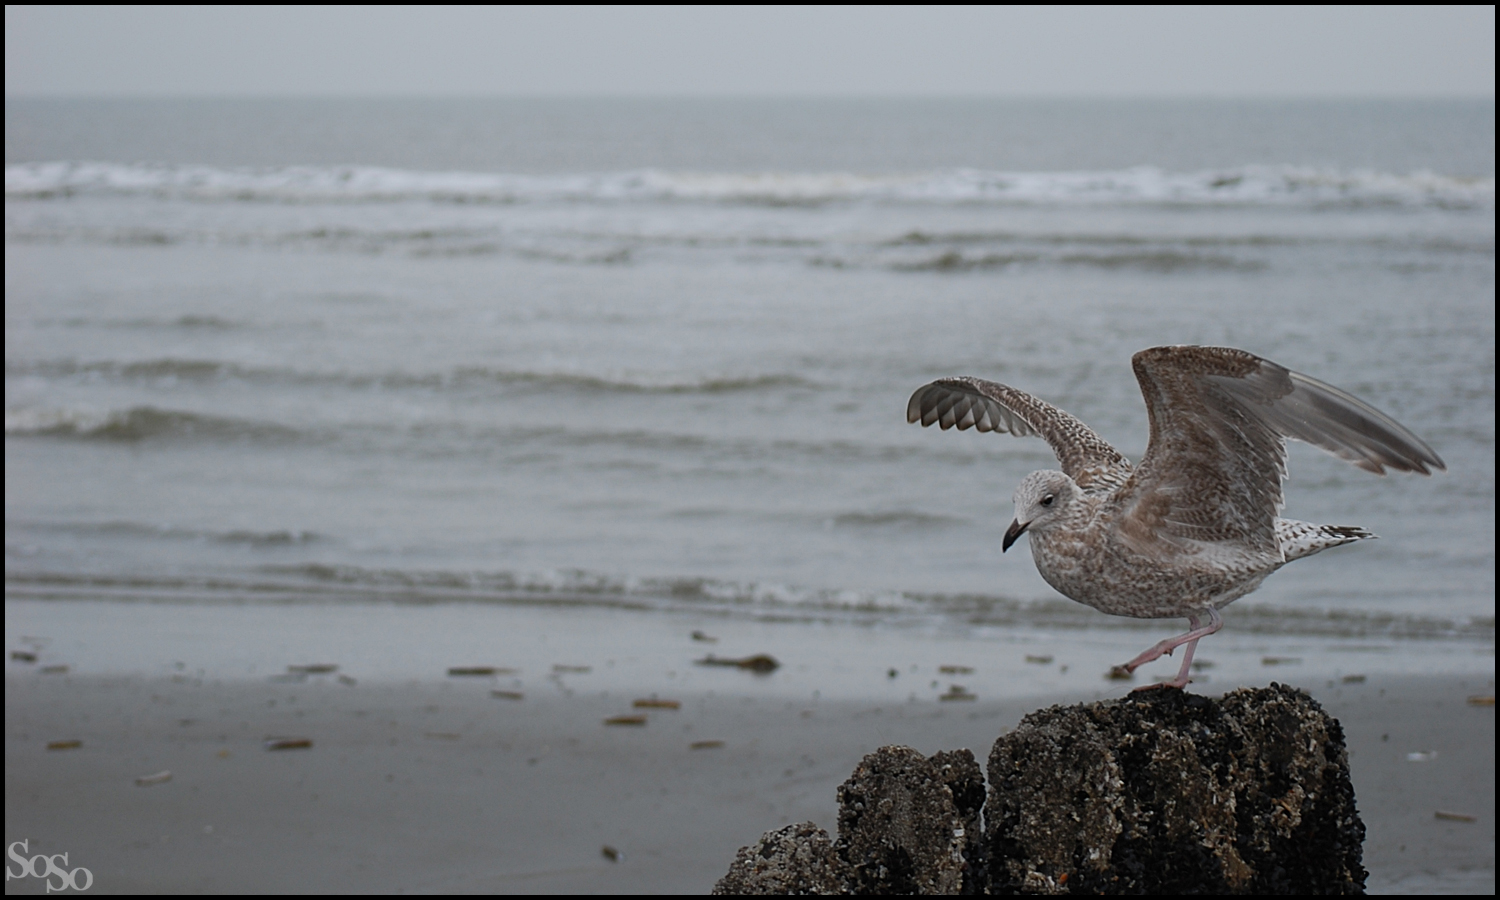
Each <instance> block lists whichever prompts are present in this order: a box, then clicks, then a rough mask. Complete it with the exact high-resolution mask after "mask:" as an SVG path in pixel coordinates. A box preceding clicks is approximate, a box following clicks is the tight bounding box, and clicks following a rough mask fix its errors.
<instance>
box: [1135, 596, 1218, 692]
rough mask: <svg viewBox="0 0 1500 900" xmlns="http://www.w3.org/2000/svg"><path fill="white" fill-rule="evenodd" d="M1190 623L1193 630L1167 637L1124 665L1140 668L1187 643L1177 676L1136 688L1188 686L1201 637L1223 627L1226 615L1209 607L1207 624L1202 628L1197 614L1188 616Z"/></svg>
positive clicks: (1168, 654)
mask: <svg viewBox="0 0 1500 900" xmlns="http://www.w3.org/2000/svg"><path fill="white" fill-rule="evenodd" d="M1188 625H1189V626H1191V630H1189V631H1188V632H1187V633H1186V634H1179V635H1177V636H1176V637H1173V638H1167V639H1166V640H1164V641H1162V642H1160V643H1158V644H1157V645H1156V646H1154V647H1152V648H1151V649H1150V650H1147V651H1146V652H1145V653H1142V654H1141V655H1140V656H1137V657H1136V658H1135V659H1132V660H1131V661H1130V662H1128V663H1126V664H1125V665H1124V666H1123V667H1122V668H1124V669H1125V671H1127V672H1134V671H1135V670H1136V669H1138V668H1140V667H1141V666H1143V665H1145V664H1146V663H1148V662H1151V661H1152V660H1154V659H1160V658H1161V657H1163V656H1170V655H1172V651H1173V650H1175V649H1177V648H1178V647H1181V646H1182V645H1183V644H1187V650H1186V652H1184V653H1183V654H1182V668H1180V669H1178V670H1177V677H1176V678H1174V679H1172V680H1171V681H1164V682H1162V683H1161V684H1159V685H1145V686H1143V687H1139V688H1136V690H1138V691H1139V690H1147V689H1149V688H1155V687H1175V688H1183V687H1187V685H1188V682H1189V681H1190V680H1191V679H1189V678H1188V668H1189V667H1191V666H1192V664H1193V652H1194V651H1196V650H1197V649H1198V641H1199V639H1200V638H1205V637H1208V636H1209V635H1211V634H1213V633H1214V632H1216V631H1218V630H1219V629H1220V628H1223V627H1224V617H1223V616H1221V615H1219V611H1218V610H1217V609H1214V608H1213V607H1209V609H1208V624H1207V625H1204V626H1203V627H1201V628H1200V627H1198V617H1197V616H1188Z"/></svg>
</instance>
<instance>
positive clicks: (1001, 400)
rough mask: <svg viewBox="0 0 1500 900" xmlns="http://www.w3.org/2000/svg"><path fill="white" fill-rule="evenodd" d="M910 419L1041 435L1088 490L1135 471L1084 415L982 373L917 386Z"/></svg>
mask: <svg viewBox="0 0 1500 900" xmlns="http://www.w3.org/2000/svg"><path fill="white" fill-rule="evenodd" d="M906 421H908V422H921V423H922V425H923V426H924V427H925V426H927V425H931V424H933V423H934V422H936V423H937V424H938V426H939V427H941V428H942V429H943V430H944V431H946V430H948V429H949V428H954V427H957V428H958V430H959V431H963V430H965V429H968V428H973V429H974V430H976V431H1002V432H1009V433H1010V434H1014V435H1018V436H1020V437H1028V436H1031V435H1039V436H1040V437H1041V438H1042V439H1044V440H1045V441H1046V442H1047V443H1048V444H1050V445H1051V447H1052V452H1053V453H1055V454H1056V455H1057V461H1058V462H1059V463H1061V464H1062V470H1063V471H1064V472H1066V473H1067V474H1068V476H1069V477H1071V478H1072V479H1073V480H1074V481H1075V482H1077V483H1078V486H1079V487H1081V488H1084V489H1085V490H1087V489H1088V488H1089V486H1090V485H1091V484H1094V483H1096V482H1104V481H1112V482H1118V481H1119V480H1121V479H1123V477H1124V476H1125V475H1128V474H1129V472H1130V461H1129V460H1127V459H1126V458H1125V457H1124V456H1122V455H1121V454H1120V452H1119V451H1118V450H1116V449H1115V448H1113V447H1111V446H1110V445H1109V444H1108V443H1106V442H1105V440H1104V439H1103V438H1101V437H1099V435H1097V434H1095V433H1094V430H1093V429H1092V428H1090V427H1088V426H1087V425H1085V424H1083V423H1082V422H1080V421H1079V420H1078V419H1076V418H1074V417H1073V416H1070V415H1068V414H1067V413H1065V412H1063V411H1062V410H1060V409H1058V408H1057V407H1055V406H1053V405H1052V404H1050V403H1047V402H1045V401H1043V400H1038V399H1037V398H1035V397H1033V396H1031V395H1030V394H1028V393H1026V392H1025V391H1018V390H1016V389H1015V388H1013V387H1009V386H1007V385H1003V384H999V383H997V382H994V381H985V380H984V379H982V378H969V377H962V378H940V379H938V380H937V381H934V382H932V383H931V384H927V385H923V386H922V387H919V388H917V391H916V393H914V394H912V395H911V400H910V401H908V402H907V404H906ZM1106 475H1113V476H1114V478H1113V479H1109V478H1104V477H1103V476H1106Z"/></svg>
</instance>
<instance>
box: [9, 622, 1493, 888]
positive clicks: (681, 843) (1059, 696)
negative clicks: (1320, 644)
mask: <svg viewBox="0 0 1500 900" xmlns="http://www.w3.org/2000/svg"><path fill="white" fill-rule="evenodd" d="M70 607H72V608H71V609H70ZM80 612H82V613H84V615H79V613H80ZM6 614H7V622H6V634H7V641H8V643H10V644H12V645H16V646H12V647H10V649H12V650H15V649H18V648H19V646H20V644H19V642H20V640H21V638H22V637H23V636H24V637H26V638H27V639H30V640H32V641H33V645H38V644H39V645H41V649H40V652H39V654H38V659H37V660H36V661H35V662H27V661H22V660H16V659H12V660H11V661H9V662H8V668H7V677H6V700H5V703H6V751H5V753H6V776H5V777H6V791H5V795H6V812H5V829H6V841H7V844H10V843H12V842H15V841H21V840H26V841H28V845H27V853H29V854H30V855H35V854H37V853H46V854H54V853H64V852H66V853H68V854H69V857H68V861H69V865H70V866H72V867H75V868H76V867H79V866H82V867H85V868H88V869H89V870H90V872H91V873H92V874H93V876H94V879H95V882H94V887H93V889H94V890H99V891H105V892H111V893H113V892H126V893H129V892H142V893H144V892H229V891H244V890H256V891H266V892H292V891H298V892H302V891H307V892H335V891H337V892H365V891H382V892H387V891H404V892H476V893H477V892H514V893H521V892H527V893H532V892H556V893H565V892H575V891H576V892H582V893H599V892H611V893H614V892H667V893H705V892H707V890H708V889H709V888H710V887H711V886H712V884H713V882H714V881H715V880H716V879H717V878H718V877H720V876H721V875H723V874H724V871H725V869H726V868H727V867H728V864H729V861H730V860H731V859H732V857H733V854H734V851H735V850H736V849H737V848H738V847H740V846H741V845H744V844H747V843H750V842H751V841H753V840H754V839H755V838H757V837H758V836H759V835H760V834H761V833H762V832H763V831H766V830H768V829H772V828H776V827H779V826H781V825H785V824H789V823H792V822H797V821H802V820H809V819H810V820H812V821H814V822H817V823H818V824H819V825H821V826H823V827H824V828H827V829H830V830H832V829H833V828H834V827H835V824H836V822H835V809H836V806H835V796H834V792H835V789H836V788H837V786H838V785H839V784H840V783H841V782H842V781H843V780H844V779H846V778H847V777H848V776H849V773H850V771H851V770H852V769H853V767H854V766H855V764H856V763H857V762H858V761H859V759H860V757H861V756H863V755H864V754H865V753H868V752H870V751H872V750H874V749H875V748H876V747H878V746H881V745H884V744H907V745H910V746H912V747H915V748H916V749H918V750H920V751H922V752H923V753H932V752H935V751H937V750H941V749H955V748H959V747H968V748H971V749H973V750H974V751H975V753H976V755H978V756H980V757H981V758H984V757H986V756H987V755H988V750H989V746H990V744H991V743H992V742H993V740H994V738H995V737H996V736H997V735H999V734H1000V733H1002V732H1003V731H1005V730H1008V729H1010V728H1012V727H1014V725H1015V724H1016V723H1017V722H1018V721H1019V720H1020V718H1021V717H1022V716H1023V715H1024V714H1025V713H1027V712H1029V711H1031V710H1032V709H1035V708H1038V707H1040V706H1045V705H1048V704H1051V703H1055V702H1064V703H1072V702H1082V701H1087V700H1092V699H1095V698H1096V697H1099V696H1115V695H1118V694H1121V693H1123V692H1124V691H1125V690H1126V686H1125V685H1120V684H1112V683H1109V682H1106V681H1104V680H1103V679H1102V678H1100V677H1099V672H1098V671H1097V670H1096V669H1089V671H1087V672H1086V673H1084V672H1081V671H1079V670H1080V669H1084V668H1088V667H1089V666H1091V665H1092V662H1091V661H1085V660H1083V657H1082V654H1081V652H1080V651H1078V650H1076V649H1075V648H1074V645H1079V644H1083V645H1087V644H1088V643H1089V642H1088V641H1072V642H1067V643H1064V642H1060V641H1059V642H1056V647H1055V648H1054V649H1053V651H1052V652H1053V653H1054V654H1056V655H1057V658H1055V659H1053V660H1049V661H1048V662H1047V663H1040V662H1038V661H1037V660H1039V659H1041V658H1042V657H1041V656H1038V655H1037V652H1036V651H1040V650H1043V649H1045V648H1043V647H1031V645H1030V644H1029V643H1028V644H1025V645H1024V646H1021V647H1007V646H1003V645H995V644H994V643H981V642H979V641H974V640H965V639H963V638H961V637H955V636H944V635H941V634H901V633H893V632H890V631H880V630H878V629H870V628H867V627H860V626H853V625H846V626H826V625H815V624H809V623H765V622H745V621H736V620H728V619H726V620H720V621H718V622H714V621H703V622H698V623H693V622H688V621H685V620H683V619H681V618H678V617H671V616H661V615H655V614H647V613H635V612H624V611H619V612H614V611H601V610H597V609H593V610H586V611H578V610H565V609H525V608H511V609H495V608H483V609H481V608H476V607H461V606H459V607H436V608H425V609H418V610H412V609H405V610H403V609H401V608H399V607H359V608H356V607H352V606H342V607H338V606H334V607H318V606H302V607H282V608H276V607H254V606H247V607H216V608H202V607H198V608H187V607H180V606H173V605H146V604H109V603H99V604H87V605H82V606H81V607H80V606H77V605H74V604H59V603H38V602H28V601H13V602H11V603H8V604H7V611H6ZM451 619H467V620H469V621H470V622H471V623H472V627H470V628H468V629H460V632H461V634H459V635H450V637H449V638H448V639H447V640H448V641H449V642H450V643H449V644H448V645H445V644H444V638H442V637H441V635H442V634H445V633H448V632H450V631H451V630H452V629H451V628H450V625H451V624H452V623H451V622H450V621H449V620H451ZM416 620H421V621H426V622H429V623H431V624H430V625H429V626H428V627H426V628H419V627H413V626H412V625H411V624H410V623H411V622H412V621H416ZM278 621H279V622H280V624H281V625H282V626H283V627H282V628H281V629H280V631H281V640H280V642H279V643H278V642H275V641H271V640H269V639H268V637H267V634H266V633H264V632H263V629H269V628H272V627H273V625H274V624H275V623H277V622H278ZM355 621H358V622H365V623H367V627H365V628H364V629H355V628H351V625H350V623H351V622H355ZM174 622H175V623H176V625H175V627H174V626H173V625H171V624H169V623H174ZM132 623H133V624H132ZM695 630H697V631H699V632H700V636H703V637H709V636H711V637H716V638H718V640H717V641H716V642H714V643H708V642H705V641H702V640H694V639H693V637H692V636H691V632H692V631H695ZM214 635H217V638H215V637H214ZM339 635H342V636H343V640H345V641H349V642H352V643H351V644H350V645H349V646H342V647H340V646H337V643H338V640H337V638H338V636H339ZM1138 637H1139V633H1138V632H1136V631H1133V630H1128V631H1125V632H1123V633H1120V634H1106V635H1103V636H1094V640H1093V643H1094V644H1095V645H1100V646H1104V645H1110V644H1119V645H1120V647H1127V646H1133V645H1134V643H1137V642H1138ZM383 639H390V640H392V641H394V642H395V643H396V644H397V645H401V646H405V647H406V648H407V652H405V653H402V654H399V659H398V658H387V660H386V662H387V667H386V669H385V670H383V671H382V670H380V668H379V666H377V665H376V663H375V660H376V659H378V658H381V657H382V654H383V653H384V652H385V651H384V649H383V648H382V647H381V640H383ZM1028 640H1032V641H1036V642H1038V643H1044V642H1045V639H1044V638H1043V637H1038V636H1035V635H1033V636H1031V637H1030V638H1028ZM1264 640H1265V639H1264V638H1263V637H1262V638H1259V641H1261V642H1264ZM463 641H471V642H473V643H472V644H471V645H469V646H458V645H457V644H455V643H453V642H458V644H461V643H462V642H463ZM353 643H364V644H365V645H366V649H365V650H364V651H359V650H357V649H356V648H354V646H353ZM1242 643H1243V644H1244V647H1243V648H1241V650H1240V651H1236V649H1235V647H1238V646H1240V645H1238V644H1235V643H1234V642H1233V641H1225V642H1224V644H1223V645H1221V646H1220V647H1219V648H1218V650H1219V652H1218V654H1217V657H1218V659H1219V660H1221V661H1222V664H1221V667H1220V668H1216V669H1214V670H1212V671H1213V672H1214V675H1213V680H1212V681H1209V682H1208V683H1206V684H1204V685H1202V687H1201V690H1202V692H1204V693H1218V692H1222V691H1223V690H1228V689H1230V688H1232V687H1235V686H1239V683H1252V682H1251V681H1249V680H1248V679H1246V680H1244V681H1243V682H1241V681H1240V680H1238V679H1236V680H1234V681H1231V680H1230V679H1229V677H1228V675H1229V674H1230V673H1234V672H1236V671H1238V670H1237V667H1236V664H1235V660H1236V658H1237V657H1238V656H1239V655H1243V654H1249V655H1254V653H1255V652H1257V651H1256V647H1255V646H1254V645H1256V640H1250V639H1244V640H1243V641H1242ZM313 646H321V647H322V649H324V650H326V651H328V652H329V654H330V655H328V656H318V657H317V658H314V657H313V656H312V655H308V654H309V653H311V647H313ZM752 648H753V649H754V650H756V651H758V652H768V653H771V654H773V655H775V656H777V657H779V658H780V659H781V661H782V662H783V665H782V667H781V668H780V669H778V670H777V671H776V672H774V673H772V674H770V675H766V676H757V675H754V674H752V673H750V672H747V671H741V670H739V669H732V668H721V667H704V666H696V665H693V660H694V659H699V658H702V657H704V656H707V655H709V654H714V655H722V656H735V655H740V654H741V653H742V652H745V651H749V650H751V649H752ZM819 648H821V652H820V653H819V652H818V651H819ZM1028 648H1030V649H1029V651H1028V652H1022V651H1026V650H1028ZM1096 649H1097V648H1096ZM1434 649H1439V648H1434ZM1465 649H1474V648H1465ZM339 651H344V653H340V652H339ZM1112 651H1113V648H1112V647H1110V646H1104V649H1103V652H1106V653H1107V652H1112ZM1372 652H1374V651H1372ZM345 654H347V655H345ZM1028 655H1030V656H1031V660H1032V661H1030V662H1028V661H1027V659H1026V657H1027V656H1028ZM1326 655H1328V654H1325V656H1326ZM1356 655H1357V652H1356V650H1354V649H1353V648H1346V652H1345V653H1344V654H1343V657H1344V658H1343V659H1342V660H1340V661H1339V664H1340V665H1347V660H1348V658H1349V657H1353V656H1356ZM1377 655H1378V654H1377ZM1444 655H1446V656H1447V657H1448V659H1449V660H1450V664H1449V666H1448V667H1447V668H1446V669H1445V670H1442V671H1434V672H1428V673H1420V672H1409V671H1408V672H1397V673H1394V674H1383V673H1381V672H1380V671H1379V670H1378V669H1375V668H1370V669H1369V671H1367V672H1364V673H1361V674H1363V676H1364V677H1363V679H1362V680H1361V679H1360V677H1359V675H1338V674H1337V673H1335V672H1330V671H1324V670H1322V669H1320V668H1319V666H1320V665H1321V664H1320V663H1318V662H1317V661H1316V660H1315V659H1311V658H1310V659H1309V661H1308V662H1305V663H1301V664H1296V665H1293V664H1287V663H1282V664H1279V665H1276V666H1265V664H1264V658H1262V660H1261V665H1262V671H1261V672H1259V673H1257V674H1258V677H1259V679H1260V680H1259V682H1258V683H1266V682H1268V681H1271V680H1277V681H1282V682H1288V683H1295V684H1301V685H1303V686H1306V687H1307V688H1308V689H1309V690H1310V691H1311V692H1312V694H1313V696H1314V697H1316V698H1317V699H1318V700H1319V701H1320V702H1321V703H1323V705H1324V706H1325V707H1326V708H1327V709H1329V710H1330V711H1331V712H1332V713H1333V714H1334V715H1335V716H1337V717H1339V719H1340V720H1341V721H1342V722H1343V725H1344V728H1345V730H1346V734H1347V738H1348V743H1349V747H1350V756H1351V764H1352V767H1353V780H1354V784H1355V789H1356V791H1357V795H1358V804H1359V808H1360V812H1361V814H1362V816H1363V818H1364V821H1365V823H1366V825H1367V826H1368V837H1367V841H1366V844H1365V865H1366V867H1367V868H1368V869H1369V870H1370V873H1371V875H1370V881H1369V887H1370V889H1371V890H1372V891H1373V892H1398V893H1414V892H1420V893H1425V892H1447V893H1466V892H1485V891H1491V890H1493V885H1494V709H1493V706H1483V705H1476V704H1474V703H1471V702H1469V699H1468V698H1469V697H1471V696H1473V695H1491V696H1492V695H1493V693H1494V681H1493V656H1492V651H1490V653H1489V655H1487V653H1486V651H1485V648H1477V650H1476V651H1475V652H1471V653H1468V658H1467V659H1464V658H1463V657H1464V654H1463V653H1454V652H1453V648H1452V647H1449V648H1448V652H1447V653H1446V654H1444ZM1416 656H1420V654H1417V655H1416ZM444 657H446V659H447V666H441V665H438V664H437V663H438V660H439V659H440V658H444ZM986 657H988V658H986ZM1400 658H1401V659H1402V660H1403V661H1405V662H1403V665H1405V666H1408V667H1409V666H1410V660H1411V659H1413V658H1414V655H1413V654H1410V653H1404V654H1401V655H1400ZM1455 658H1457V661H1456V662H1455V661H1454V660H1455ZM1068 659H1075V660H1078V661H1075V662H1074V663H1073V665H1071V666H1070V665H1068V664H1067V662H1066V660H1068ZM247 660H249V662H247ZM1247 660H1248V656H1247ZM315 663H326V664H337V665H338V666H339V668H338V669H337V670H336V671H332V672H326V673H314V674H300V673H296V672H288V671H286V669H287V666H290V665H307V664H315ZM948 664H953V665H958V664H965V665H969V666H971V667H972V668H973V671H971V672H967V673H964V672H962V670H959V671H953V670H952V669H951V667H950V669H949V671H946V672H945V671H942V668H943V666H944V665H948ZM63 665H66V666H68V670H67V671H65V672H63V671H57V670H56V669H55V668H54V669H53V670H52V671H45V669H47V668H48V667H57V666H63ZM460 665H467V666H476V665H491V666H497V667H501V668H512V669H514V670H516V671H511V672H505V671H500V672H498V673H496V674H492V675H477V676H476V675H468V676H450V675H449V674H448V673H447V668H448V667H453V666H460ZM1248 665H1249V663H1248V662H1246V663H1245V666H1246V667H1248ZM246 666H255V667H258V669H259V670H258V671H256V672H254V673H253V674H252V673H249V672H245V671H243V670H244V668H245V667H246ZM407 667H410V668H411V669H412V671H408V670H407ZM1169 668H1170V666H1169ZM419 669H420V670H425V672H426V674H425V675H417V674H414V673H415V671H416V670H419ZM1464 669H1469V670H1470V671H1468V672H1465V671H1462V670H1464ZM1064 670H1066V671H1064ZM1299 670H1300V671H1299ZM1247 671H1248V670H1247ZM893 672H894V674H892V673H893ZM1028 672H1030V673H1040V674H1035V675H1033V676H1031V677H1029V678H1028V677H1027V675H1026V673H1028ZM840 673H842V674H840ZM1162 674H1166V673H1165V672H1163V673H1162ZM1049 679H1050V682H1051V683H1050V684H1049ZM954 683H960V684H961V685H962V686H963V687H964V688H965V690H966V691H968V692H971V693H972V694H973V695H974V696H975V697H976V699H972V700H965V701H945V700H942V699H940V697H942V696H943V695H945V694H948V693H950V692H951V691H952V684H954ZM860 685H863V686H864V687H863V688H861V687H860ZM641 699H655V700H658V701H662V700H666V701H676V702H677V703H678V704H679V706H678V708H675V709H673V708H670V707H669V706H661V705H658V706H648V707H638V706H637V705H636V704H635V701H636V700H641ZM619 716H644V724H606V721H607V720H609V719H612V718H615V717H619ZM304 738H305V739H307V740H309V741H310V742H311V746H310V747H295V746H294V747H290V748H288V749H280V750H272V749H267V748H268V746H270V745H268V744H267V741H268V739H304ZM56 741H77V742H78V745H77V746H76V747H70V748H67V749H49V748H48V747H49V743H51V742H56ZM162 772H170V773H171V775H170V779H157V780H155V781H154V782H153V781H152V780H151V779H150V777H149V776H153V775H159V773H162ZM138 779H145V780H146V782H147V783H145V784H138V783H137V780H138ZM1439 812H1442V813H1445V814H1459V815H1460V816H1472V817H1473V821H1467V820H1463V819H1461V818H1440V817H1438V816H1437V813H1439ZM16 850H17V852H20V850H19V848H16ZM11 867H12V870H13V871H16V870H17V866H16V864H15V863H14V862H12V863H11ZM79 877H80V878H81V876H79ZM6 887H7V891H8V892H17V893H26V892H38V893H42V892H45V888H44V887H43V884H42V881H41V880H40V879H34V878H21V879H18V880H15V879H13V880H10V881H8V882H7V885H6Z"/></svg>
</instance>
